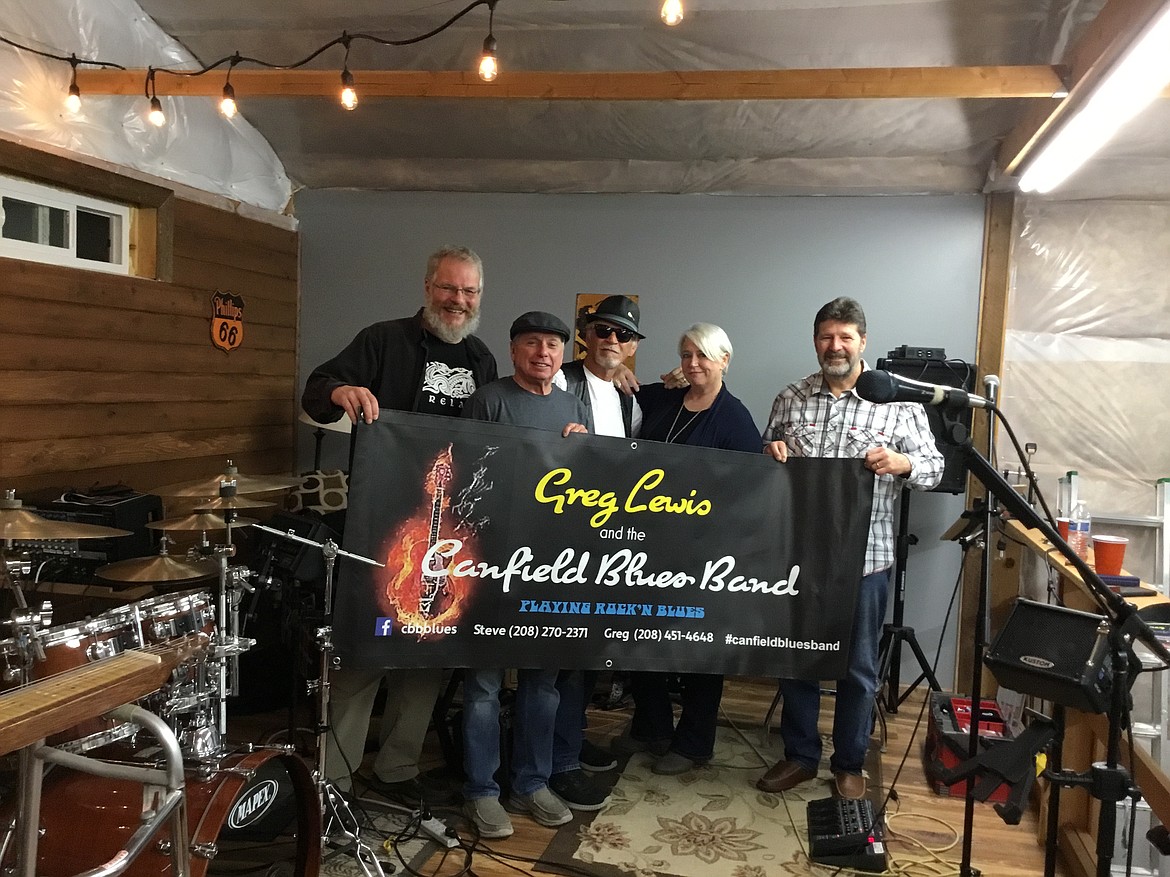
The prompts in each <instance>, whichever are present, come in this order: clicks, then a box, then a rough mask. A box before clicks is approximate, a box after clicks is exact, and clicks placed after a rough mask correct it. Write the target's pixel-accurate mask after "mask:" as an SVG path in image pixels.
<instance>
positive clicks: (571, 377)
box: [561, 359, 634, 438]
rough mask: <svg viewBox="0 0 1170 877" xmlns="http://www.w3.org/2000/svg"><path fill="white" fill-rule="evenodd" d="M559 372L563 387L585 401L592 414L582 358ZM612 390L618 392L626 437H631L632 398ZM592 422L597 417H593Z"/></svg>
mask: <svg viewBox="0 0 1170 877" xmlns="http://www.w3.org/2000/svg"><path fill="white" fill-rule="evenodd" d="M561 373H562V374H563V375H564V376H565V389H566V390H568V391H569V392H570V393H572V394H573V395H575V396H576V397H577V398H578V399H580V400H581V401H582V402H584V403H585V407H586V408H588V409H589V414H590V416H591V417H592V415H593V403H592V402H590V401H589V384H588V383H587V382H586V380H585V362H584V360H580V359H576V360H574V361H573V362H570V363H568V364H566V365H564V366H562V367H561ZM614 392H615V393H617V394H618V397H619V398H620V399H621V403H622V423H623V424H625V427H626V438H631V436H630V430H631V429H632V428H633V426H632V424H633V417H634V399H633V397H632V396H627V395H626V394H625V393H623V392H621V391H620V390H618V389H617V388H616V387H615V388H614ZM593 421H594V423H596V422H597V418H593Z"/></svg>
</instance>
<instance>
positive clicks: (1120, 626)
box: [961, 408, 1170, 877]
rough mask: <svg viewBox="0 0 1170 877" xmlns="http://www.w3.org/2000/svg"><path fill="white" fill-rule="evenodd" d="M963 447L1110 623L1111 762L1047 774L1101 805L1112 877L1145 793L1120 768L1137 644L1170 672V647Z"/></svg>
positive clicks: (986, 482)
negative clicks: (1137, 800)
mask: <svg viewBox="0 0 1170 877" xmlns="http://www.w3.org/2000/svg"><path fill="white" fill-rule="evenodd" d="M991 410H992V411H994V412H996V413H998V409H994V408H993V409H991ZM961 447H962V450H963V453H964V462H965V464H966V466H967V471H968V472H970V473H971V474H972V475H973V476H974V477H975V478H976V479H977V480H978V481H979V482H980V483H982V484H983V486H984V487H985V488H986V489H987V492H988V495H989V497H990V496H991V495H994V496H995V498H996V499H997V500H999V502H1000V504H1002V506H1003V507H1004V508H1005V509H1007V510H1008V511H1009V512H1010V513H1011V514H1012V516H1013V517H1015V518H1016V519H1017V520H1019V521H1020V522H1021V523H1022V524H1023V525H1024V526H1025V527H1027V528H1029V529H1034V530H1039V531H1040V533H1041V535H1043V536H1044V537H1045V538H1046V539H1047V540H1048V541H1049V543H1050V544H1051V545H1052V546H1053V547H1054V548H1055V550H1056V551H1058V552H1059V553H1060V554H1061V556H1062V557H1064V559H1065V560H1066V561H1068V563H1069V565H1070V566H1072V568H1073V569H1075V570H1076V571H1077V573H1078V574H1079V575H1080V577H1081V580H1082V581H1083V582H1084V583H1085V586H1086V587H1087V588H1088V591H1089V595H1090V596H1091V597H1092V598H1093V600H1094V601H1095V602H1096V603H1097V605H1098V607H1099V608H1100V610H1101V612H1102V614H1103V615H1104V616H1105V618H1106V621H1107V622H1108V628H1109V633H1108V637H1109V644H1110V653H1111V661H1112V667H1113V679H1112V683H1111V691H1110V705H1109V711H1108V721H1109V730H1108V740H1107V747H1106V760H1105V761H1104V762H1095V763H1094V764H1093V765H1091V767H1090V769H1089V770H1088V771H1087V772H1084V773H1079V774H1078V773H1073V772H1071V771H1065V770H1061V771H1060V772H1059V773H1052V772H1049V771H1046V772H1045V775H1046V776H1047V777H1048V778H1049V779H1050V780H1052V781H1053V782H1054V783H1058V784H1060V785H1063V786H1069V787H1079V788H1085V789H1087V790H1088V791H1089V793H1090V794H1091V795H1092V796H1093V797H1094V798H1096V799H1097V800H1099V801H1100V802H1101V806H1100V807H1099V814H1098V819H1097V875H1098V877H1109V875H1110V872H1111V865H1112V860H1113V846H1114V832H1115V830H1116V827H1117V808H1116V804H1117V802H1119V801H1121V800H1123V799H1124V798H1126V797H1135V795H1137V796H1140V793H1138V792H1136V790H1134V789H1132V787H1131V783H1130V777H1129V772H1128V771H1127V770H1126V769H1125V768H1124V767H1122V766H1120V765H1119V764H1118V762H1119V759H1120V751H1121V729H1122V724H1123V721H1124V716H1125V707H1126V700H1127V698H1128V696H1129V685H1128V676H1129V667H1130V645H1131V643H1132V642H1133V641H1134V640H1135V639H1137V640H1140V641H1141V642H1142V644H1143V645H1145V646H1146V648H1148V649H1149V650H1150V651H1151V652H1152V653H1153V654H1154V655H1156V656H1157V657H1158V659H1159V660H1160V661H1162V663H1163V664H1164V665H1165V666H1167V667H1170V652H1168V651H1167V650H1166V647H1165V646H1163V645H1162V643H1161V642H1160V641H1159V640H1158V638H1157V637H1156V636H1155V635H1154V632H1153V631H1152V630H1150V627H1149V625H1147V624H1146V622H1145V621H1144V620H1143V619H1142V618H1141V616H1140V615H1138V612H1137V607H1136V606H1134V605H1133V604H1132V603H1127V602H1126V601H1125V600H1124V599H1123V598H1122V596H1121V595H1120V594H1118V593H1115V592H1114V591H1112V590H1110V589H1109V588H1108V587H1107V586H1106V585H1105V583H1104V582H1102V581H1101V578H1100V576H1098V575H1097V572H1096V571H1095V570H1094V569H1093V568H1092V567H1090V566H1089V565H1088V564H1087V563H1086V562H1085V561H1084V560H1083V559H1082V558H1081V557H1080V556H1078V555H1077V553H1076V552H1075V551H1073V549H1072V548H1071V547H1070V546H1069V544H1068V542H1066V541H1065V540H1064V539H1061V538H1060V534H1059V533H1057V532H1056V530H1055V529H1054V528H1053V527H1052V526H1051V525H1050V524H1049V523H1048V522H1047V521H1046V520H1045V519H1044V518H1043V517H1041V516H1040V515H1039V514H1038V513H1037V512H1036V510H1035V509H1033V508H1032V506H1030V505H1029V504H1028V503H1027V501H1026V500H1025V498H1024V497H1022V496H1020V494H1019V492H1018V491H1016V489H1015V488H1014V487H1012V486H1011V485H1010V484H1009V483H1008V482H1007V480H1006V479H1005V478H1004V477H1003V476H1002V475H1000V473H999V472H998V471H997V470H996V468H995V467H994V466H993V465H992V464H991V462H990V461H989V460H988V459H987V458H986V457H984V456H983V455H982V454H980V453H979V452H978V451H977V450H975V448H973V447H972V446H971V445H970V443H969V442H968V443H965V444H963V445H961ZM990 517H991V516H990V514H988V521H990ZM991 532H992V531H991V530H990V529H988V530H987V531H986V533H985V538H988V539H989V538H990V534H991ZM983 551H984V570H985V572H986V570H987V555H988V545H986V544H985V545H984V549H983ZM986 587H987V583H986V579H985V580H984V581H983V582H982V583H981V589H982V591H983V592H982V593H981V594H980V605H979V609H980V613H981V614H980V616H979V617H978V618H977V619H976V631H975V636H976V640H977V642H976V654H975V656H974V658H975V661H974V664H975V667H974V671H973V674H972V675H973V689H974V692H975V693H973V694H972V698H973V700H972V721H971V736H972V738H973V740H974V741H975V745H977V743H978V720H977V719H978V712H977V711H976V710H977V709H978V706H977V704H976V702H975V701H974V697H975V696H976V693H978V692H979V690H980V683H981V681H982V680H981V678H980V677H981V671H980V665H981V664H982V654H981V651H982V648H983V636H984V635H983V624H984V620H983V613H984V610H985V604H986ZM971 783H972V780H971V779H968V786H967V807H968V809H969V810H971V809H972V808H973V799H972V797H971V791H972V786H971ZM965 815H966V814H965ZM964 835H965V836H964V844H963V864H962V869H961V870H962V874H963V875H965V877H966V875H975V874H978V872H977V871H975V870H973V869H972V868H971V864H970V823H969V822H966V821H965V822H964ZM1048 842H1049V843H1050V844H1054V843H1056V838H1055V837H1054V836H1053V835H1052V834H1051V833H1050V836H1049V838H1048Z"/></svg>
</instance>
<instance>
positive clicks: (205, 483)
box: [151, 460, 301, 496]
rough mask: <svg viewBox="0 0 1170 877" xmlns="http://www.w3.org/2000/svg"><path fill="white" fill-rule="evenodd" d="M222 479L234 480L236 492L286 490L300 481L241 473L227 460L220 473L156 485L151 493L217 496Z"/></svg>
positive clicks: (278, 476)
mask: <svg viewBox="0 0 1170 877" xmlns="http://www.w3.org/2000/svg"><path fill="white" fill-rule="evenodd" d="M224 481H235V482H236V493H270V492H272V491H274V490H288V489H289V488H290V487H296V486H298V485H299V484H300V483H301V480H300V479H299V478H288V477H285V476H280V475H241V474H240V470H239V469H238V468H237V467H236V465H235V464H234V463H232V461H231V460H228V463H227V467H226V468H225V469H224V471H223V473H222V474H220V475H213V476H212V477H211V478H200V479H198V480H196V481H180V482H178V483H176V484H164V485H163V486H162V487H156V488H155V489H154V490H152V491H151V493H156V494H158V495H159V496H219V485H220V483H221V482H224Z"/></svg>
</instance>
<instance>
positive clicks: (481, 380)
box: [301, 308, 498, 423]
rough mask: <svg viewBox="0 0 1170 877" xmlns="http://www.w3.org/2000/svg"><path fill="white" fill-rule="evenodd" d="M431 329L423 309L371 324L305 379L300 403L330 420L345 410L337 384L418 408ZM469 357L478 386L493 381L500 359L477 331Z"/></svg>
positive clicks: (385, 403)
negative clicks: (336, 400) (335, 399)
mask: <svg viewBox="0 0 1170 877" xmlns="http://www.w3.org/2000/svg"><path fill="white" fill-rule="evenodd" d="M430 337H432V336H430V335H429V334H428V333H426V332H424V331H423V324H422V309H421V308H420V309H419V311H418V313H416V314H415V315H414V316H413V317H404V318H403V319H400V320H386V321H384V322H381V323H374V325H372V326H367V327H366V328H365V329H362V331H360V332H359V333H358V334H357V337H356V338H354V339H353V341H351V342H349V344H348V346H346V348H345V349H344V350H343V351H341V353H339V354H337V356H335V357H333V359H331V360H329V361H328V362H325V363H322V364H321V365H319V366H317V368H315V369H313V373H312V374H311V375H309V379H308V380H307V381H305V392H304V393H302V394H301V407H302V408H304V409H305V413H306V414H308V415H309V416H310V417H311V418H313V419H314V420H316V421H317V422H318V423H332V422H333V421H335V420H337V419H338V418H339V417H341V416H342V409H341V408H340V407H338V406H337V405H334V404H333V403H332V402H331V401H329V395H330V394H331V393H332V392H333V391H334V389H336V388H337V387H340V386H343V385H347V384H348V385H349V386H352V387H367V388H368V389H369V390H370V392H371V393H373V394H374V397H375V398H376V399H377V400H378V405H379V407H381V408H388V409H394V410H397V411H417V410H418V403H419V397H420V395H421V393H422V381H423V370H424V369H425V368H426V363H427V339H428V338H430ZM463 343H464V344H466V345H467V357H468V359H469V360H470V361H471V373H472V375H473V376H474V377H475V385H476V386H477V387H482V386H484V385H485V384H489V383H491V382H492V381H494V380H495V379H496V378H497V377H498V375H497V374H496V358H495V357H494V356H492V353H491V351H490V350H488V348H487V345H486V344H484V343H483V342H482V341H480V340H479V339H478V338H477V337H475V336H474V335H469V336H468V337H467V338H466V339H464V341H463Z"/></svg>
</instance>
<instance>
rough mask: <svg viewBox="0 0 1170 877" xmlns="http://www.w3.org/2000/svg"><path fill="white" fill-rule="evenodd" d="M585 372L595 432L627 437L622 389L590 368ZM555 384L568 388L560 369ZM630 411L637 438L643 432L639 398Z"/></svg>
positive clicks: (560, 387) (632, 429)
mask: <svg viewBox="0 0 1170 877" xmlns="http://www.w3.org/2000/svg"><path fill="white" fill-rule="evenodd" d="M582 371H584V372H585V386H587V387H588V388H589V404H591V405H592V406H593V432H594V434H595V435H612V436H617V437H618V438H626V423H625V421H624V420H622V403H621V399H620V398H619V394H620V393H621V390H619V389H618V388H617V387H615V386H614V385H613V384H612V383H611V382H609V381H603V380H602V379H601V378H599V377H597V375H595V374H593V372H591V371H589V369H587V368H586V369H582ZM553 386H555V387H557V388H559V389H561V390H567V389H568V387H569V382H568V381H566V380H565V375H564V372H562V371H558V372H557V373H556V374H555V375H553ZM631 401H632V402H633V403H634V407H633V410H632V411H631V412H630V436H629V437H630V438H637V436H638V435H639V434H640V433H641V432H642V406H641V405H639V404H638V400H637V399H632V400H631Z"/></svg>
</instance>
